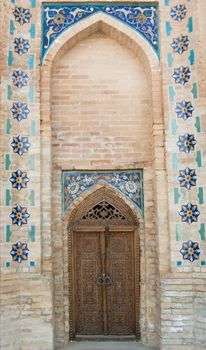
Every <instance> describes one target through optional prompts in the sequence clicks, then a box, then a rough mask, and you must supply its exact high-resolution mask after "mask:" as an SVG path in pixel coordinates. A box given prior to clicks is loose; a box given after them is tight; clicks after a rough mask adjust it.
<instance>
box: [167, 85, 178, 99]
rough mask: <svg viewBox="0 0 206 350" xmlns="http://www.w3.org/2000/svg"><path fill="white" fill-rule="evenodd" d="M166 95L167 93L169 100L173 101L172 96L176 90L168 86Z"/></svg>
mask: <svg viewBox="0 0 206 350" xmlns="http://www.w3.org/2000/svg"><path fill="white" fill-rule="evenodd" d="M168 95H169V101H170V102H173V101H174V97H175V95H176V92H175V90H174V88H173V86H168Z"/></svg>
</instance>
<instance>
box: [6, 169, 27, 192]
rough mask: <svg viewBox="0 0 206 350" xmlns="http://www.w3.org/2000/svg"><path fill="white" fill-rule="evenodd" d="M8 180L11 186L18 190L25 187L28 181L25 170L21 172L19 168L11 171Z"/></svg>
mask: <svg viewBox="0 0 206 350" xmlns="http://www.w3.org/2000/svg"><path fill="white" fill-rule="evenodd" d="M10 181H11V183H12V188H16V189H17V190H18V191H20V190H21V189H22V188H26V187H27V182H29V178H28V177H27V173H26V172H22V171H21V170H19V169H18V170H17V171H14V172H12V177H10Z"/></svg>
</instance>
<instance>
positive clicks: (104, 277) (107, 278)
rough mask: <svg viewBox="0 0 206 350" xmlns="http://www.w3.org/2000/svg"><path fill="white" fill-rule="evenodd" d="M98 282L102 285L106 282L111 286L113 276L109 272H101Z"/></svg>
mask: <svg viewBox="0 0 206 350" xmlns="http://www.w3.org/2000/svg"><path fill="white" fill-rule="evenodd" d="M97 283H98V285H99V286H102V285H103V284H104V283H105V285H106V286H109V285H110V284H111V276H110V274H109V273H106V275H105V274H104V273H99V274H98V277H97Z"/></svg>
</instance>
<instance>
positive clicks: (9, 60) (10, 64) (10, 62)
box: [7, 51, 14, 67]
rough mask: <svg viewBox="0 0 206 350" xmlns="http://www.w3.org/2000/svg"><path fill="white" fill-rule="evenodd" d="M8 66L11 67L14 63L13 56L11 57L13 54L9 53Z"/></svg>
mask: <svg viewBox="0 0 206 350" xmlns="http://www.w3.org/2000/svg"><path fill="white" fill-rule="evenodd" d="M7 62H8V66H9V67H11V66H12V65H13V62H14V56H13V52H12V51H9V52H8V61H7Z"/></svg>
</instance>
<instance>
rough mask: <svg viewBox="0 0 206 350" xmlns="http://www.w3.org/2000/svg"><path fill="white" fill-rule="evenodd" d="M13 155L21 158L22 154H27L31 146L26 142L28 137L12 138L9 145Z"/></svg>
mask: <svg viewBox="0 0 206 350" xmlns="http://www.w3.org/2000/svg"><path fill="white" fill-rule="evenodd" d="M11 146H12V148H13V151H14V153H17V154H18V155H19V156H22V155H23V154H24V153H27V152H28V149H29V147H30V146H31V144H30V143H29V141H28V137H26V136H21V135H19V136H16V137H13V141H12V143H11Z"/></svg>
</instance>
